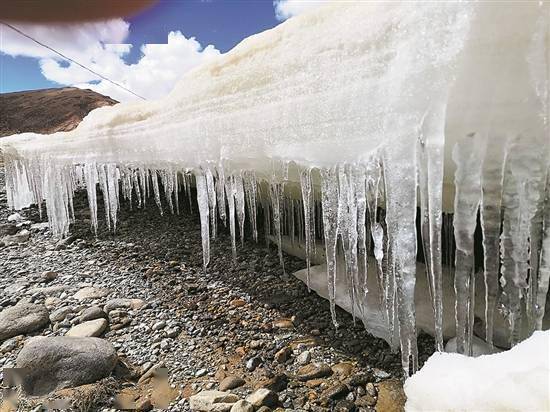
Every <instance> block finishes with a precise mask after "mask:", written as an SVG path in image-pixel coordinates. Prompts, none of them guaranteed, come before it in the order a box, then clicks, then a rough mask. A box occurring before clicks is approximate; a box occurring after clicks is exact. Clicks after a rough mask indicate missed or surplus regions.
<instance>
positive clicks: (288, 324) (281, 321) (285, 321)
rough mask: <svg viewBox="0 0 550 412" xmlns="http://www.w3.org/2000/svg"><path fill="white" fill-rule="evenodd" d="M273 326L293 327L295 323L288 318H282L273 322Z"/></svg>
mask: <svg viewBox="0 0 550 412" xmlns="http://www.w3.org/2000/svg"><path fill="white" fill-rule="evenodd" d="M273 327H274V328H277V329H293V328H294V323H292V321H291V320H290V319H288V318H281V319H277V320H276V321H274V322H273Z"/></svg>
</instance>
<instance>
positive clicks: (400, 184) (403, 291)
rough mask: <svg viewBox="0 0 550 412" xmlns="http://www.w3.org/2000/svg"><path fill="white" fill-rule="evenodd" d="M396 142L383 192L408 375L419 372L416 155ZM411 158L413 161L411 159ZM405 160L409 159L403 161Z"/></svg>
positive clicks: (389, 153) (387, 155)
mask: <svg viewBox="0 0 550 412" xmlns="http://www.w3.org/2000/svg"><path fill="white" fill-rule="evenodd" d="M414 151H415V150H414V148H413V149H412V153H411V148H407V147H406V146H405V145H404V144H403V142H399V140H398V141H396V142H394V144H393V145H391V146H388V147H387V148H386V150H385V153H384V155H385V159H384V163H383V164H384V181H385V185H384V190H385V195H386V223H387V230H388V234H389V243H390V245H391V250H392V254H393V261H394V262H395V286H396V299H397V318H398V320H399V339H400V346H401V364H402V366H403V370H404V372H405V375H406V376H407V375H409V374H410V373H411V372H412V373H415V372H416V370H417V369H418V348H417V343H416V315H415V305H414V288H415V283H416V252H417V244H416V206H417V200H416V190H417V188H416V161H415V160H416V154H415V153H414ZM411 158H412V161H410V159H411ZM402 159H407V161H406V162H403V161H402Z"/></svg>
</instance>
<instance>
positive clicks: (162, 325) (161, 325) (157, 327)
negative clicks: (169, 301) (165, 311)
mask: <svg viewBox="0 0 550 412" xmlns="http://www.w3.org/2000/svg"><path fill="white" fill-rule="evenodd" d="M165 326H166V322H165V321H163V320H161V321H159V322H157V323H155V324H154V325H153V330H161V329H164V328H165Z"/></svg>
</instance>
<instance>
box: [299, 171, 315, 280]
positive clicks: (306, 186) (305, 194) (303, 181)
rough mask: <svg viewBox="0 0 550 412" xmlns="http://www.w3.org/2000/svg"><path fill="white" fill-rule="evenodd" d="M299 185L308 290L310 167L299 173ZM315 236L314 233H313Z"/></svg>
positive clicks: (310, 207)
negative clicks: (300, 189)
mask: <svg viewBox="0 0 550 412" xmlns="http://www.w3.org/2000/svg"><path fill="white" fill-rule="evenodd" d="M300 185H301V187H302V204H303V206H304V234H305V239H306V266H307V282H306V283H307V288H308V290H310V286H309V285H310V268H311V247H312V245H311V237H312V231H311V220H312V216H311V210H312V206H311V203H312V194H313V193H312V190H311V186H312V185H311V169H309V168H308V169H305V170H303V171H302V173H301V174H300ZM313 236H315V234H314V235H313Z"/></svg>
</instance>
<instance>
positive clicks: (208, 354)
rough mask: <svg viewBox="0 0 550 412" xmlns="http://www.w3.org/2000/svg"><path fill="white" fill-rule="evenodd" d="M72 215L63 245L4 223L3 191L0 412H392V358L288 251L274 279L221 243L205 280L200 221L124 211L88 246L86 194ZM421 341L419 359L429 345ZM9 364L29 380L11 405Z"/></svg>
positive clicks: (2, 200)
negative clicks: (55, 410) (14, 408)
mask: <svg viewBox="0 0 550 412" xmlns="http://www.w3.org/2000/svg"><path fill="white" fill-rule="evenodd" d="M75 206H76V215H77V216H76V217H77V220H76V222H75V224H74V225H73V227H72V229H71V233H72V235H71V237H69V238H68V239H65V240H63V241H59V240H58V239H55V238H53V237H52V236H51V234H50V232H49V231H48V229H47V224H44V223H41V222H42V221H41V220H40V217H39V215H38V210H37V209H36V208H30V209H27V210H24V211H22V212H20V216H14V215H13V212H11V211H9V210H8V208H7V205H6V197H5V194H4V193H2V194H0V232H1V233H0V235H1V236H0V237H4V244H6V245H5V246H4V247H3V248H1V249H0V290H3V291H4V292H3V293H1V294H0V310H1V312H0V345H1V346H0V368H3V373H2V374H0V382H2V386H3V388H5V390H4V392H3V393H4V395H3V397H4V403H3V405H4V406H0V411H2V412H3V411H4V410H10V409H9V408H10V407H11V406H10V405H11V403H9V402H8V398H9V397H10V396H13V399H17V398H18V399H19V402H20V403H19V408H20V410H33V408H34V410H37V411H38V410H41V409H40V408H41V407H45V406H49V407H50V408H52V407H54V406H58V407H59V406H61V407H68V406H69V405H71V408H73V409H74V410H94V411H95V410H117V409H139V410H151V409H153V408H154V409H168V410H172V411H187V410H212V411H222V410H227V411H229V410H231V411H253V410H261V411H268V410H276V409H278V410H295V411H329V410H335V411H352V410H359V411H369V410H378V411H394V410H400V409H401V408H402V405H403V402H404V396H403V393H402V384H401V381H400V378H401V368H400V361H399V355H398V354H395V353H392V352H391V351H390V349H389V347H388V345H387V344H386V343H385V342H384V341H382V340H379V339H376V338H374V337H372V336H370V335H369V334H367V333H366V332H365V331H364V330H363V328H362V326H361V325H359V324H357V325H354V324H353V321H352V319H351V316H349V315H348V314H347V313H345V312H343V311H339V313H338V316H339V320H340V321H341V327H340V329H338V330H335V329H334V327H333V326H332V324H331V321H330V313H329V307H328V302H326V301H325V300H324V299H322V298H320V297H318V296H317V295H316V294H314V293H308V291H307V288H306V287H305V285H303V284H302V283H301V282H300V281H299V280H297V279H295V278H294V277H293V276H292V275H291V273H292V272H293V271H295V270H297V269H301V268H303V267H304V266H305V265H304V262H301V261H299V260H297V259H295V258H292V257H290V256H285V267H286V269H287V273H288V274H284V273H282V270H281V268H280V266H279V263H278V257H277V253H276V250H273V249H267V248H266V247H265V246H263V245H257V244H255V243H253V242H251V241H245V242H244V246H242V247H239V248H238V257H237V261H236V262H233V261H232V259H231V242H230V239H229V236H228V235H227V234H226V233H221V234H220V236H219V238H218V239H217V240H216V241H214V242H213V245H212V258H211V263H210V266H209V268H208V270H207V271H206V272H205V271H204V270H203V268H202V252H201V242H200V226H199V221H198V214H197V213H190V212H189V210H185V211H184V213H182V214H181V215H179V216H174V215H165V216H160V215H159V213H158V210H157V208H156V206H155V204H154V201H150V202H149V203H148V204H147V206H146V208H145V209H141V210H134V211H129V208H128V207H127V206H128V205H122V207H121V213H120V221H119V223H118V227H117V231H116V235H113V234H111V233H109V232H107V230H106V228H104V227H100V230H99V233H98V235H97V237H96V236H94V234H93V233H91V232H90V230H89V220H88V210H87V205H86V200H85V196H84V195H79V196H77V198H76V200H75ZM101 213H102V210H100V216H101ZM9 216H12V217H11V219H12V221H11V222H9V221H8V217H9ZM64 335H69V336H73V337H74V338H73V339H69V338H54V337H60V336H64ZM33 336H45V337H47V338H46V339H36V338H32V337H33ZM94 337H99V338H101V339H99V338H94ZM75 339H81V341H78V340H75ZM419 345H420V352H421V361H423V360H425V359H426V358H427V357H428V356H429V355H430V354H431V352H432V351H433V349H432V348H433V341H432V340H431V338H429V337H427V336H421V337H420V339H419ZM15 366H17V367H22V366H23V367H27V368H29V370H31V372H30V375H32V376H30V375H28V376H26V377H24V378H23V381H24V385H23V390H15V389H13V390H12V391H11V395H10V391H9V390H7V388H9V387H10V386H12V385H15V383H14V379H15V380H16V377H15V378H14V376H15V375H17V373H16V372H17V370H13V369H10V368H14V367H15ZM32 371H34V372H32ZM33 373H34V375H33ZM94 374H95V375H94ZM93 381H95V383H91V384H87V385H83V386H78V387H77V388H73V387H74V386H75V385H81V384H82V383H89V382H93ZM25 385H26V386H25ZM68 387H71V388H70V389H67V388H68ZM29 393H30V394H33V395H36V396H34V397H33V396H29V395H28V394H29ZM52 402H53V403H52ZM56 402H57V403H56ZM60 402H61V403H60ZM63 402H65V403H63ZM12 403H15V400H14V401H13V402H12ZM41 405H42V406H41ZM2 408H4V409H2Z"/></svg>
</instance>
